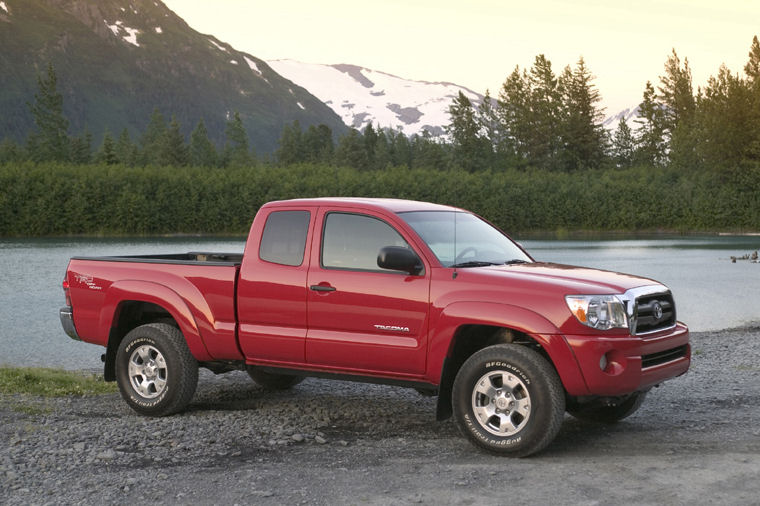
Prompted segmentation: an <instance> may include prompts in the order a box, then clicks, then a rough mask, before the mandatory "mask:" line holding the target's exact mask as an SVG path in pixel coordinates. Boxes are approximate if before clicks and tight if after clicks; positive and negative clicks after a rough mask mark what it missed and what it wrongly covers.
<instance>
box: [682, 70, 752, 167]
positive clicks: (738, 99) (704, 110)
mask: <svg viewBox="0 0 760 506" xmlns="http://www.w3.org/2000/svg"><path fill="white" fill-rule="evenodd" d="M756 119H757V117H756V116H755V115H754V114H753V107H752V91H751V88H750V85H749V84H748V82H747V81H745V80H743V79H741V78H740V77H739V76H738V75H734V74H732V73H731V71H729V70H728V68H727V67H726V66H725V65H721V67H720V69H719V71H718V76H717V77H710V79H709V80H708V83H707V86H706V87H705V89H704V90H703V92H701V93H700V94H699V95H698V96H697V112H696V119H695V124H696V125H697V126H698V128H697V129H696V134H695V135H696V137H697V138H696V142H695V145H696V150H697V153H698V156H699V161H700V162H701V163H704V164H705V166H706V167H709V168H713V169H721V168H728V167H738V166H739V165H740V164H741V163H742V162H743V161H744V160H749V159H752V158H753V148H754V146H755V145H756V142H757V140H758V135H759V134H758V131H757V129H756V128H755V127H754V125H755V124H756V123H755V122H756Z"/></svg>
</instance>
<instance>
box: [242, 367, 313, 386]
mask: <svg viewBox="0 0 760 506" xmlns="http://www.w3.org/2000/svg"><path fill="white" fill-rule="evenodd" d="M246 371H247V372H248V376H250V377H251V379H252V380H253V381H255V382H256V383H257V384H259V385H261V386H262V387H264V388H266V389H267V390H287V389H289V388H292V387H294V386H296V385H297V384H299V383H300V382H302V381H303V380H304V378H303V376H295V375H291V374H276V373H271V372H266V371H262V370H261V369H260V368H258V367H256V366H254V365H249V366H248V367H246Z"/></svg>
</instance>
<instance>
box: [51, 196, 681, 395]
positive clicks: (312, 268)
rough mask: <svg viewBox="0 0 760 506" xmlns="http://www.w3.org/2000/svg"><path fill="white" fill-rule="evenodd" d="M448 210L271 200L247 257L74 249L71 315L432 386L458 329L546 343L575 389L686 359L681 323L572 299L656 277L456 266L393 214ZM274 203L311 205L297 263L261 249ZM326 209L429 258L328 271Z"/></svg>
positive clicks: (600, 389)
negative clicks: (654, 324) (584, 320)
mask: <svg viewBox="0 0 760 506" xmlns="http://www.w3.org/2000/svg"><path fill="white" fill-rule="evenodd" d="M452 210H454V209H453V208H450V207H447V206H440V205H436V204H426V203H420V202H410V201H403V200H386V199H302V200H291V201H283V202H272V203H269V204H267V205H265V206H263V207H262V208H261V209H260V210H259V212H258V213H257V215H256V217H255V219H254V221H253V224H252V226H251V231H250V234H249V237H248V240H247V243H246V247H245V253H244V255H243V258H242V262H241V263H240V265H236V264H232V263H230V264H229V265H222V264H220V263H216V264H212V263H209V264H208V265H206V264H204V263H203V262H186V263H182V262H168V263H167V262H162V261H158V260H157V261H155V262H153V261H151V260H145V259H142V260H141V261H134V262H131V261H128V259H123V258H122V259H118V261H108V259H72V261H71V263H70V264H69V269H68V272H67V275H66V276H67V278H66V279H67V280H68V282H69V284H70V285H71V288H70V294H71V300H72V307H73V318H74V324H75V326H76V330H77V332H78V334H79V336H80V337H81V338H82V339H83V340H84V341H87V342H91V343H96V344H100V345H107V342H108V336H109V333H110V329H111V327H112V326H113V325H114V322H116V321H118V316H119V312H120V309H121V308H122V307H124V304H125V303H128V302H129V301H143V302H149V303H152V304H156V305H158V306H161V307H162V308H164V309H165V310H166V311H168V312H169V313H170V314H171V316H172V317H173V318H174V319H175V320H176V321H177V323H178V324H179V326H180V329H181V330H182V332H183V334H184V335H185V337H186V339H187V341H188V345H189V347H190V350H191V352H192V353H193V355H194V356H195V357H196V358H197V359H198V360H199V361H201V362H204V361H211V360H232V361H238V362H243V361H244V362H245V363H248V364H256V365H268V366H275V367H285V368H289V369H302V370H304V371H319V372H334V373H343V374H350V375H363V376H370V377H375V378H387V379H401V380H408V381H415V382H423V383H428V384H431V385H437V384H439V383H440V381H441V376H442V371H443V368H444V363H445V359H446V358H447V357H448V356H450V355H451V353H452V350H453V342H454V339H455V337H456V336H457V332H458V330H459V329H461V328H463V326H472V325H484V326H492V327H494V326H495V327H505V328H509V329H512V330H514V331H518V332H521V333H523V334H525V335H527V336H529V337H530V338H531V339H533V340H534V341H535V342H536V343H538V344H539V345H540V346H541V348H542V349H543V350H544V351H545V352H546V354H547V355H548V357H549V358H550V360H551V362H552V363H553V365H554V367H555V369H556V370H557V372H558V374H559V376H560V379H561V381H562V383H563V385H564V387H565V389H566V391H567V392H568V393H569V394H570V395H574V396H587V395H604V396H615V395H624V394H627V393H631V392H634V391H638V390H645V389H647V388H650V387H651V386H652V385H655V384H657V383H660V382H662V381H664V380H667V379H670V378H673V377H675V376H678V375H680V374H683V373H684V372H685V371H686V370H687V369H688V367H689V361H690V353H689V352H688V329H687V328H686V326H685V325H683V324H680V323H679V324H678V325H676V327H675V328H672V329H669V330H667V331H663V332H660V333H656V334H653V335H648V336H643V337H642V336H632V335H630V334H629V332H628V330H627V329H616V330H610V331H600V330H594V329H592V328H589V327H586V326H584V325H582V324H581V323H579V322H578V321H577V320H576V319H575V317H574V316H573V315H572V314H571V313H570V311H569V309H568V307H567V304H566V302H565V296H566V295H583V294H595V295H605V294H621V293H623V292H625V291H627V290H630V289H633V288H639V287H643V286H650V285H658V283H657V282H656V281H652V280H649V279H644V278H639V277H636V276H630V275H626V274H619V273H613V272H606V271H598V270H593V269H585V268H578V267H571V266H560V265H553V264H543V263H527V264H521V265H500V266H492V267H477V268H459V269H457V270H456V275H455V269H452V268H447V267H444V266H442V265H441V263H440V262H439V261H438V260H437V258H436V257H435V255H434V254H433V252H432V251H431V249H430V248H429V247H428V245H427V244H425V242H424V241H422V239H421V238H420V237H419V236H418V235H417V234H416V233H415V231H414V230H413V229H412V228H411V227H410V226H409V225H407V223H406V222H405V221H404V220H403V218H402V217H401V216H399V215H398V214H397V213H402V212H406V211H452ZM275 211H308V213H309V226H308V233H307V236H306V243H305V246H304V252H303V253H304V255H303V261H302V263H301V264H300V265H280V264H276V263H272V262H269V261H265V260H262V259H261V258H260V256H259V246H260V240H261V237H262V233H263V231H264V227H265V224H266V222H267V218H268V217H269V216H270V214H271V213H273V212H275ZM330 212H341V213H350V214H360V215H366V216H369V217H372V218H374V219H376V220H381V221H383V222H385V223H386V224H387V225H389V226H390V227H392V228H393V229H395V230H396V232H398V234H399V235H401V236H402V238H403V239H404V240H406V242H407V243H408V244H409V246H410V247H411V248H412V249H413V250H414V251H415V253H416V254H417V256H418V257H419V258H420V259H421V261H422V265H423V270H422V272H421V273H420V274H419V275H407V274H404V273H394V272H387V271H386V272H369V271H355V270H344V269H335V268H325V267H323V266H322V264H321V257H320V255H321V251H322V234H323V228H324V220H325V216H326V215H327V214H328V213H330ZM304 223H305V222H304ZM663 289H664V287H663ZM680 346H685V347H686V350H687V352H686V354H685V356H681V357H679V358H678V359H676V360H671V361H666V363H662V364H658V365H654V366H651V367H645V368H642V356H645V355H652V354H657V353H660V352H663V351H667V350H672V349H674V348H676V347H680ZM602 356H604V357H605V360H607V367H606V369H604V370H602V368H601V366H600V360H601V358H602ZM602 365H604V364H602Z"/></svg>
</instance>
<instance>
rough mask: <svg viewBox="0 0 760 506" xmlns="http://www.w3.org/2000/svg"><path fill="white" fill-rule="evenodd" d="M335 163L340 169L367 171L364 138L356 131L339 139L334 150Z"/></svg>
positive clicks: (351, 131)
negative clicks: (350, 168) (348, 168)
mask: <svg viewBox="0 0 760 506" xmlns="http://www.w3.org/2000/svg"><path fill="white" fill-rule="evenodd" d="M335 163H336V165H338V166H341V167H352V168H354V169H359V170H367V169H369V168H370V167H369V160H368V158H367V149H366V147H365V146H364V137H363V136H362V134H361V133H359V131H358V130H356V129H351V130H349V132H348V133H347V134H346V135H344V136H343V137H341V138H340V140H339V141H338V146H337V147H336V148H335Z"/></svg>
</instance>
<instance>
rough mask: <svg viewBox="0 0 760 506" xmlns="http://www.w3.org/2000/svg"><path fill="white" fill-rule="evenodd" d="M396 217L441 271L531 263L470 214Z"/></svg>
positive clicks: (414, 213)
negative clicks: (421, 243)
mask: <svg viewBox="0 0 760 506" xmlns="http://www.w3.org/2000/svg"><path fill="white" fill-rule="evenodd" d="M399 216H401V218H402V219H404V221H406V222H407V223H408V224H409V225H410V226H411V227H412V228H413V229H414V231H415V232H417V234H418V235H419V236H420V237H421V238H422V240H423V241H425V243H427V245H428V246H429V247H430V249H431V250H433V253H434V254H435V256H436V257H437V258H438V261H439V262H441V264H442V265H443V266H444V267H478V266H483V265H503V264H511V263H525V262H532V260H531V259H530V257H529V256H528V255H526V254H525V253H524V252H523V251H522V250H521V249H520V247H519V246H517V245H516V244H515V243H514V242H512V241H511V240H510V239H509V238H508V237H507V236H505V235H504V234H502V233H501V232H500V231H498V230H497V229H495V228H494V227H492V226H491V225H489V224H488V223H486V222H485V221H483V220H481V219H480V218H478V217H477V216H474V215H472V214H469V213H464V212H458V211H411V212H405V213H399ZM455 221H456V228H455V226H454V224H455ZM455 229H456V238H455V233H454V232H455ZM455 242H456V246H455Z"/></svg>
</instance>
